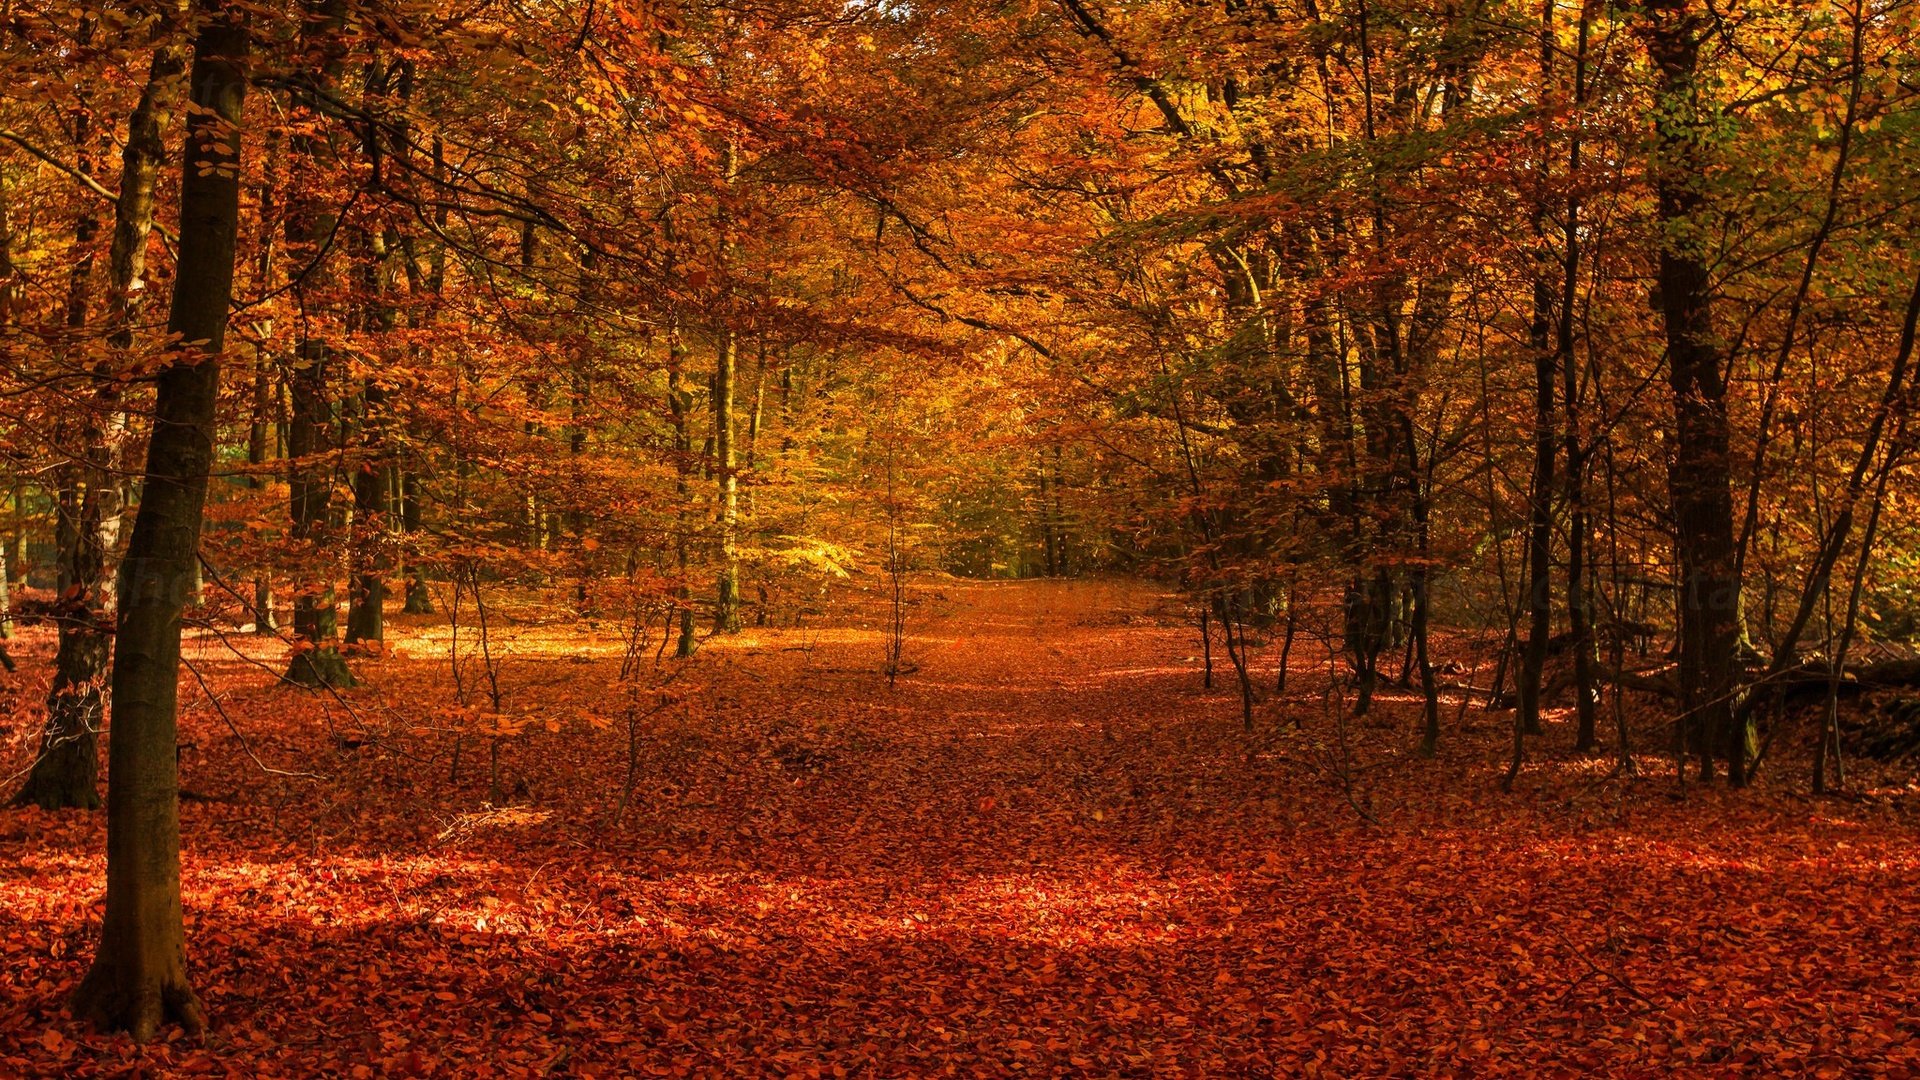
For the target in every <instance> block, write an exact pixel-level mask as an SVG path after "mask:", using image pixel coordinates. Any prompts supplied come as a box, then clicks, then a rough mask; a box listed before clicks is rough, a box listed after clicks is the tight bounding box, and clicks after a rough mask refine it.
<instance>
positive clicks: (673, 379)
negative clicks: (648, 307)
mask: <svg viewBox="0 0 1920 1080" xmlns="http://www.w3.org/2000/svg"><path fill="white" fill-rule="evenodd" d="M668 333H669V334H670V335H671V338H670V339H669V341H668V342H667V412H668V415H670V416H671V417H672V418H673V457H674V470H675V472H676V474H677V477H678V478H677V479H676V480H675V482H674V488H675V492H676V494H678V496H679V501H680V507H679V510H678V511H676V513H675V517H676V521H675V526H674V531H673V547H674V561H675V564H676V565H677V567H678V569H679V572H680V584H679V585H678V586H677V587H676V589H675V597H676V599H677V601H678V604H679V616H680V630H679V634H678V635H677V639H676V641H675V643H674V649H673V654H674V655H675V656H679V657H688V656H692V655H693V651H694V648H695V646H696V645H697V644H698V640H697V638H696V637H695V635H694V626H693V587H692V585H691V578H690V577H689V575H690V573H691V571H692V567H691V565H690V564H691V547H692V543H693V538H692V536H691V535H689V534H690V533H691V532H692V524H691V514H690V512H689V509H688V507H689V502H690V500H691V499H692V498H693V488H692V485H691V484H690V483H688V474H689V473H690V472H691V471H692V469H693V435H692V433H691V432H689V431H688V430H687V419H688V417H687V413H688V412H689V411H690V409H691V405H692V403H691V401H690V400H689V399H690V397H691V395H689V394H688V392H687V390H686V387H685V386H683V385H682V379H681V372H680V365H681V361H682V359H683V358H684V355H685V354H684V350H682V349H681V347H680V334H679V331H678V330H669V331H668Z"/></svg>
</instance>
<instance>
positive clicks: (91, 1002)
mask: <svg viewBox="0 0 1920 1080" xmlns="http://www.w3.org/2000/svg"><path fill="white" fill-rule="evenodd" d="M199 6H200V7H201V15H202V21H201V25H200V29H199V31H198V33H197V35H196V38H195V41H194V45H193V66H192V77H191V86H192V102H193V108H192V109H191V110H190V111H189V113H188V117H187V125H186V126H187V143H186V153H185V158H184V162H183V168H182V170H181V181H180V240H179V258H178V262H177V264H176V265H177V273H176V276H175V280H174V288H173V303H172V308H171V312H170V314H169V317H168V320H167V329H168V332H169V335H170V336H172V337H175V338H177V339H178V340H179V341H180V342H182V344H181V346H180V352H179V353H178V354H177V355H176V356H175V357H174V358H173V360H172V362H171V363H169V364H168V365H167V366H166V367H165V368H164V369H162V370H161V372H160V373H159V375H158V376H157V377H156V379H155V382H154V418H153V434H152V437H151V439H150V440H149V442H148V447H147V462H146V469H145V474H144V485H143V494H142V496H141V500H140V510H139V513H138V515H137V516H136V517H135V519H134V523H133V533H132V536H131V537H130V538H129V541H128V544H127V553H126V559H125V561H124V562H123V563H122V564H121V568H120V589H119V598H120V605H119V623H118V628H117V638H116V644H115V648H114V657H113V705H114V708H113V740H112V743H111V745H110V747H109V758H108V786H107V901H106V914H105V918H104V921H103V922H102V925H101V934H100V946H99V949H98V951H97V952H96V953H95V954H94V959H93V966H92V967H91V968H90V969H89V970H88V972H87V975H86V977H85V979H83V980H82V981H81V984H80V988H79V991H78V992H77V994H76V995H75V998H74V1008H75V1011H76V1012H78V1013H80V1014H81V1015H83V1016H86V1017H89V1018H91V1019H92V1020H93V1021H94V1022H95V1023H96V1024H98V1025H100V1026H102V1027H104V1028H109V1029H125V1030H127V1031H129V1032H131V1033H132V1035H133V1037H134V1039H135V1040H136V1041H140V1042H144V1041H147V1040H149V1039H151V1038H152V1037H153V1036H154V1034H155V1033H156V1032H157V1031H158V1030H159V1028H160V1026H161V1025H162V1024H163V1023H165V1022H167V1021H169V1020H172V1021H177V1022H179V1023H180V1024H182V1025H183V1026H185V1027H186V1028H187V1029H188V1030H189V1031H197V1030H199V1029H200V1028H202V1027H203V1026H204V1025H205V1021H206V1017H205V1013H204V1012H203V1011H202V1009H201V1006H200V1002H199V999H198V998H196V997H195V996H194V993H193V989H192V986H191V985H190V984H189V982H188V980H187V970H186V932H185V926H184V924H183V920H182V917H181V904H180V802H179V784H180V781H179V771H178V768H179V767H178V759H177V754H178V748H177V746H176V734H175V731H176V729H175V725H176V722H177V719H178V717H177V712H178V697H177V696H178V692H179V670H180V619H181V614H182V612H183V611H184V610H185V607H186V601H187V598H188V593H189V590H190V588H191V586H192V580H193V576H194V575H193V569H194V566H195V561H196V559H197V558H198V553H199V546H200V530H201V523H202V516H203V512H204V510H205V507H206V497H207V478H208V474H209V472H210V470H211V467H212V463H213V440H214V433H215V428H214V413H215V407H216V405H217V404H218V401H219V393H220V354H221V351H222V350H223V349H224V348H225V344H226V330H227V308H228V305H229V303H230V302H231V301H232V296H233V255H234V236H235V233H236V231H237V226H238V220H239V214H240V130H241V129H240V124H241V111H242V110H241V106H242V103H243V101H244V98H245V95H246V85H247V51H248V41H247V27H246V23H245V21H244V14H243V12H244V10H245V9H234V10H229V9H228V7H227V6H226V2H225V0H204V2H203V4H202V5H199Z"/></svg>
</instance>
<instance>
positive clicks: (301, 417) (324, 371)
mask: <svg viewBox="0 0 1920 1080" xmlns="http://www.w3.org/2000/svg"><path fill="white" fill-rule="evenodd" d="M305 9H306V14H307V24H306V27H305V30H304V36H306V37H307V38H309V39H311V38H315V37H325V36H329V35H337V34H338V33H339V31H340V30H341V29H342V27H343V26H344V25H345V21H346V4H345V3H344V2H343V0H319V2H317V3H316V2H313V0H309V2H308V3H307V4H306V5H305ZM322 46H323V48H322V56H323V59H322V61H321V62H320V65H319V67H318V68H317V69H316V70H315V71H314V72H312V79H313V82H314V85H315V90H316V92H318V93H324V92H327V91H329V90H330V89H331V88H332V86H333V84H334V83H335V82H336V81H337V79H338V75H339V66H340V60H339V54H338V49H337V47H335V46H333V45H331V44H330V43H325V42H323V43H322ZM294 153H295V157H296V158H297V159H299V160H300V162H301V164H302V165H303V166H304V167H305V168H309V169H318V168H320V160H319V159H320V154H321V144H320V140H319V139H318V138H316V137H315V136H313V135H301V136H299V137H297V138H295V139H294ZM337 227H338V220H337V218H336V216H335V214H334V213H333V210H332V208H331V207H328V206H326V205H324V204H321V203H319V202H318V201H316V200H315V199H313V198H312V197H308V198H306V199H304V200H301V201H297V202H296V204H295V206H294V207H293V212H292V214H291V215H290V217H289V221H288V231H289V232H290V233H292V234H293V235H294V236H295V237H296V238H297V240H298V241H300V242H301V243H302V244H303V246H304V247H305V249H306V250H305V251H304V252H303V254H304V256H305V258H306V260H308V265H307V266H306V267H305V269H304V271H303V272H304V274H305V276H304V278H302V279H301V282H300V284H299V286H298V287H297V288H296V290H295V291H296V293H297V294H298V295H299V297H300V300H301V305H302V307H307V306H309V304H308V298H309V297H312V296H314V295H315V294H316V293H318V294H319V295H320V296H321V298H322V301H323V302H324V294H325V288H326V285H327V284H328V278H329V274H328V272H327V264H328V262H329V261H330V260H329V255H330V254H331V252H330V251H329V249H330V247H331V246H332V244H333V242H334V236H335V233H336V232H337ZM301 325H302V328H303V331H302V332H303V335H304V336H303V337H302V340H301V341H300V346H299V350H298V355H297V357H296V359H295V362H294V370H293V374H292V376H291V377H290V378H289V380H288V382H289V384H290V398H291V408H290V409H289V410H288V417H287V457H288V466H289V468H288V473H289V475H288V488H289V491H290V499H289V502H290V506H289V517H290V518H291V525H292V528H291V530H290V531H291V534H292V536H293V539H294V540H295V541H296V542H298V543H299V544H300V545H301V548H302V554H303V555H304V556H305V557H306V559H307V560H310V561H311V562H313V563H315V564H316V565H317V567H318V568H319V569H318V570H317V571H316V572H315V574H314V576H313V577H312V578H311V579H309V580H307V581H303V582H300V583H299V584H298V586H297V588H296V589H295V591H294V597H293V633H294V638H295V642H294V654H293V661H292V663H291V664H289V665H288V668H287V680H288V681H289V682H292V683H295V684H297V685H301V686H351V685H353V675H352V673H351V672H349V671H348V670H347V663H346V660H345V659H343V658H342V657H341V655H340V649H339V645H338V641H339V619H340V615H339V606H338V599H337V597H336V595H335V592H334V575H333V570H334V569H335V567H334V566H333V559H332V558H331V557H330V556H329V554H328V552H327V551H326V547H327V541H328V540H329V539H330V537H329V536H328V533H329V532H330V529H329V525H330V520H329V519H330V511H331V508H332V503H333V483H334V477H333V472H334V468H335V462H334V461H333V451H334V450H335V449H337V447H336V445H335V444H336V442H337V431H338V424H339V415H338V411H339V403H338V402H337V401H336V400H335V398H334V393H333V387H332V385H331V382H332V380H331V378H330V369H331V368H332V363H331V359H332V358H331V349H330V348H329V346H328V344H327V342H326V341H325V339H323V338H321V337H319V336H316V335H315V333H314V331H313V328H312V326H311V325H310V322H309V320H305V319H303V320H302V321H301Z"/></svg>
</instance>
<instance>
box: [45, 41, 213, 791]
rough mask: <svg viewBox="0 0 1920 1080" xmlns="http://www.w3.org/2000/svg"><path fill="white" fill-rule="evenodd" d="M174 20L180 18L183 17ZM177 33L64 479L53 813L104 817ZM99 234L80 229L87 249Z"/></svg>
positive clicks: (137, 168)
mask: <svg viewBox="0 0 1920 1080" xmlns="http://www.w3.org/2000/svg"><path fill="white" fill-rule="evenodd" d="M174 14H176V15H177V14H178V12H175V13H174ZM177 30H178V28H177V27H176V26H174V25H173V24H172V23H170V22H169V23H166V24H163V25H162V26H161V27H160V28H159V30H158V33H159V34H160V35H161V38H162V41H161V44H160V45H159V46H158V47H157V48H156V49H155V50H154V54H153V59H152V62H151V64H150V65H149V66H148V70H147V82H146V85H145V86H144V87H143V88H142V90H141V94H140V99H139V101H138V102H137V103H136V104H135V106H134V109H133V112H132V114H131V115H130V116H129V117H128V121H127V141H126V145H125V147H124V149H123V150H122V152H121V158H120V190H119V196H118V198H117V199H116V201H115V205H114V224H113V237H112V242H111V248H110V254H109V256H108V265H109V276H110V281H109V282H108V304H109V312H108V321H109V325H110V329H109V331H108V346H109V349H110V354H109V356H110V358H109V359H108V360H107V361H106V362H105V363H104V364H103V365H102V366H101V367H99V368H98V369H96V371H95V373H94V388H93V401H92V402H91V403H90V405H91V407H90V408H89V409H88V410H87V411H86V412H85V414H84V415H83V416H82V417H81V418H80V420H79V425H78V426H79V430H78V435H79V440H78V441H79V445H78V446H77V447H76V448H75V450H74V452H75V454H76V455H77V457H76V460H74V461H73V462H72V463H71V464H70V465H68V466H67V467H65V468H64V469H63V470H62V472H63V473H64V475H65V479H64V481H63V483H62V484H61V494H60V498H59V500H58V502H59V505H60V508H61V523H60V526H61V527H60V529H59V535H60V540H61V550H60V553H59V563H60V579H61V588H62V596H61V599H60V618H59V620H58V625H59V643H58V645H57V647H56V651H55V655H54V665H53V666H54V674H53V684H52V687H51V688H50V690H49V691H48V694H47V724H46V730H45V731H44V733H43V734H42V737H41V753H40V756H39V758H37V759H36V760H35V762H34V768H33V771H32V772H31V773H30V774H29V775H28V777H27V782H26V784H25V785H24V786H23V787H22V788H21V790H20V793H19V795H18V796H17V800H18V801H19V802H22V803H33V804H35V805H38V806H41V807H44V808H46V809H56V808H60V807H78V808H83V809H88V810H92V809H97V808H98V807H99V806H100V797H99V794H98V793H97V792H96V791H95V780H96V777H97V774H98V769H99V764H98V761H99V753H98V748H97V742H98V733H99V730H100V726H101V720H102V715H103V710H104V702H103V692H104V690H105V687H106V682H107V677H108V670H107V666H108V659H109V654H110V649H109V637H110V635H111V632H112V630H111V628H112V623H111V619H112V615H111V613H110V608H111V607H112V604H113V592H114V589H113V559H114V554H115V548H116V547H118V545H119V538H120V525H121V518H122V510H123V504H124V502H125V499H124V483H123V481H122V479H121V475H120V474H121V458H122V448H123V444H124V442H125V437H126V429H127V422H126V413H125V408H124V406H123V405H122V403H121V393H120V385H119V379H120V377H121V374H120V372H119V371H117V370H115V369H114V366H113V365H114V363H115V359H117V358H119V357H123V356H125V355H126V354H127V353H128V351H129V350H130V349H131V348H132V347H133V323H134V319H135V318H136V317H137V316H138V312H139V308H140V306H141V305H140V301H141V299H142V297H143V295H144V294H143V291H142V290H143V286H144V282H143V280H142V279H143V277H144V275H145V273H146V249H147V238H148V235H149V234H150V233H151V231H152V228H153V210H154V192H155V188H156V180H157V179H158V176H159V171H160V163H161V160H162V159H163V158H164V157H165V156H166V129H167V126H168V124H169V123H170V122H171V121H172V118H173V113H174V112H175V111H176V109H177V108H178V104H179V97H180V89H181V86H180V84H181V76H182V75H184V74H185V73H186V68H187V58H188V51H187V46H186V44H185V43H184V41H174V40H166V39H167V37H169V36H171V35H173V34H176V33H177ZM96 228H97V226H96V225H94V224H91V223H88V224H84V225H83V226H82V227H81V230H80V231H81V232H84V233H85V234H87V235H86V237H85V238H84V239H85V240H90V239H91V234H92V233H93V231H94V230H95V229H96ZM91 262H92V256H91V254H87V255H84V256H83V257H82V259H81V260H79V262H78V263H76V266H75V270H74V273H75V279H74V280H75V283H76V292H75V294H74V296H73V304H72V306H71V308H70V311H69V323H70V325H71V327H72V329H73V330H74V331H75V332H76V333H78V332H80V331H81V330H82V329H83V328H84V325H85V322H86V299H85V293H86V292H89V291H90V289H91V286H90V285H89V284H86V283H87V282H90V280H91V274H90V273H88V272H86V271H88V270H90V265H91Z"/></svg>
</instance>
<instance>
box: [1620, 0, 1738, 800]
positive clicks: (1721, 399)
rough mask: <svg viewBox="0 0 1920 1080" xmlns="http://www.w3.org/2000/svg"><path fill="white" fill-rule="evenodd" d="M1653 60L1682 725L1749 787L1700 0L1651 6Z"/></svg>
mask: <svg viewBox="0 0 1920 1080" xmlns="http://www.w3.org/2000/svg"><path fill="white" fill-rule="evenodd" d="M1646 12H1647V16H1648V27H1647V31H1646V39H1647V52H1648V55H1649V57H1650V58H1651V59H1652V61H1653V64H1654V68H1655V71H1656V74H1657V78H1658V89H1659V95H1660V104H1659V107H1658V108H1657V109H1656V110H1655V112H1654V118H1655V120H1654V136H1655V145H1654V161H1653V167H1654V168H1653V172H1654V189H1655V194H1656V197H1657V202H1658V207H1657V214H1658V220H1659V225H1660V235H1661V236H1662V242H1661V245H1660V265H1659V271H1658V277H1657V286H1656V288H1657V292H1656V297H1655V299H1656V305H1657V307H1658V309H1659V311H1660V316H1661V321H1662V323H1663V324H1664V326H1665V330H1666V338H1667V378H1668V384H1669V386H1670V388H1671V390H1672V393H1673V414H1674V435H1675V439H1674V444H1673V452H1672V456H1671V460H1670V463H1669V465H1668V472H1667V488H1668V497H1669V501H1670V502H1671V504H1672V511H1673V526H1674V554H1675V557H1676V561H1677V562H1678V563H1679V567H1680V594H1679V604H1678V608H1679V622H1680V650H1679V653H1680V655H1679V676H1680V696H1681V709H1682V714H1681V725H1682V728H1683V730H1684V731H1685V732H1686V733H1687V736H1688V740H1687V741H1688V744H1689V747H1690V749H1692V750H1693V751H1694V752H1695V753H1696V754H1698V755H1699V757H1700V771H1701V775H1702V776H1703V777H1711V776H1712V775H1713V767H1714V766H1713V762H1714V759H1715V757H1716V756H1718V757H1724V758H1725V759H1726V761H1727V769H1728V779H1729V781H1730V782H1731V783H1733V784H1735V785H1736V786H1737V785H1741V784H1744V783H1745V782H1746V777H1747V762H1748V760H1749V756H1750V754H1751V753H1752V742H1753V730H1752V722H1751V721H1750V720H1748V719H1745V718H1744V717H1743V718H1742V720H1741V721H1740V723H1739V724H1738V725H1737V726H1738V729H1739V730H1736V725H1735V723H1734V711H1733V700H1732V693H1733V688H1734V686H1733V683H1734V664H1735V650H1736V647H1737V645H1738V638H1739V629H1738V623H1737V619H1736V612H1737V611H1738V601H1737V594H1738V592H1739V589H1740V582H1739V580H1738V577H1737V575H1736V571H1735V567H1734V539H1733V536H1734V533H1733V496H1732V488H1731V468H1732V464H1731V456H1730V453H1729V448H1728V443H1729V437H1728V430H1727V401H1726V397H1727V388H1726V383H1725V381H1724V375H1723V372H1724V371H1725V360H1726V357H1725V354H1724V350H1723V349H1722V347H1721V344H1720V342H1719V340H1718V339H1717V338H1716V337H1715V334H1714V328H1713V294H1712V283H1711V281H1710V280H1709V276H1708V263H1709V260H1710V259H1711V257H1712V253H1711V252H1708V251H1705V250H1702V248H1701V240H1700V233H1701V226H1702V221H1701V218H1702V215H1703V213H1704V211H1705V210H1706V209H1707V198H1706V194H1705V192H1703V191H1702V190H1701V185H1702V183H1703V180H1704V177H1705V170H1706V166H1707V156H1708V145H1707V144H1708V139H1709V138H1710V130H1709V129H1710V126H1711V124H1712V123H1713V118H1712V117H1711V116H1709V115H1705V114H1704V110H1703V107H1702V104H1701V102H1700V100H1699V88H1698V86H1697V84H1696V81H1695V79H1696V74H1697V69H1698V66H1699V52H1700V33H1701V29H1702V26H1701V23H1702V20H1703V18H1704V17H1705V16H1703V15H1702V14H1701V13H1697V12H1694V11H1692V10H1690V0H1654V2H1652V3H1649V4H1648V5H1647V7H1646Z"/></svg>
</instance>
